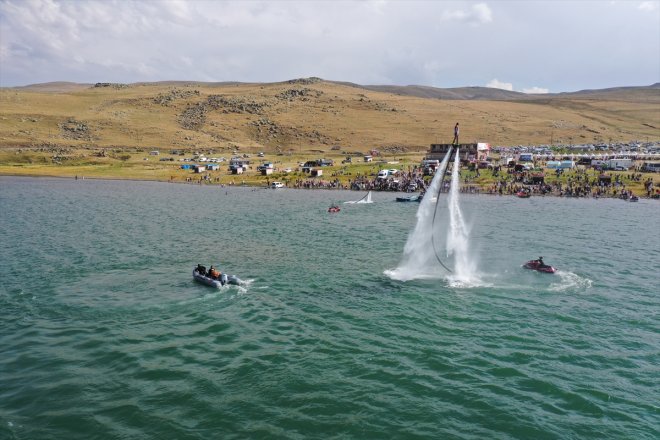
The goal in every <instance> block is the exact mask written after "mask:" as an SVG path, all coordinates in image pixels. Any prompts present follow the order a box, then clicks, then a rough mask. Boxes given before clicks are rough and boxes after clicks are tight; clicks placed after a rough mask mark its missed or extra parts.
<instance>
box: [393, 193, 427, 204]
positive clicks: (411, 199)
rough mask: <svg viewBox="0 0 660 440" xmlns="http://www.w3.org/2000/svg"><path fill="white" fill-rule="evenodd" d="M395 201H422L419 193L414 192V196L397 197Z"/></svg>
mask: <svg viewBox="0 0 660 440" xmlns="http://www.w3.org/2000/svg"><path fill="white" fill-rule="evenodd" d="M396 201H397V202H421V201H422V196H421V195H419V194H415V195H414V196H408V197H397V198H396Z"/></svg>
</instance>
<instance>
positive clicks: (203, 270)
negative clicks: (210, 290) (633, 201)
mask: <svg viewBox="0 0 660 440" xmlns="http://www.w3.org/2000/svg"><path fill="white" fill-rule="evenodd" d="M197 273H198V274H200V275H206V268H205V267H204V266H202V265H201V264H198V265H197Z"/></svg>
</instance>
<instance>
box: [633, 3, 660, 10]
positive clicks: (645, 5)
mask: <svg viewBox="0 0 660 440" xmlns="http://www.w3.org/2000/svg"><path fill="white" fill-rule="evenodd" d="M657 7H658V2H641V3H640V4H639V6H637V8H638V9H641V10H642V11H655V9H656V8H657Z"/></svg>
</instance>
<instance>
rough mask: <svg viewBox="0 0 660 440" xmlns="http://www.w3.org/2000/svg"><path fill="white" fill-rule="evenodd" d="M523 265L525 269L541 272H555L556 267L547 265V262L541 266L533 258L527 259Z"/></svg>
mask: <svg viewBox="0 0 660 440" xmlns="http://www.w3.org/2000/svg"><path fill="white" fill-rule="evenodd" d="M523 267H524V268H525V269H529V270H535V271H537V272H542V273H555V272H557V269H555V268H554V267H552V266H548V265H547V264H546V265H543V266H541V265H540V264H539V263H538V262H537V261H534V260H532V261H528V262H527V263H525V264H523Z"/></svg>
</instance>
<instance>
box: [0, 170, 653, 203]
mask: <svg viewBox="0 0 660 440" xmlns="http://www.w3.org/2000/svg"><path fill="white" fill-rule="evenodd" d="M3 177H10V178H11V177H16V178H26V179H58V180H74V181H77V180H96V181H107V182H152V183H165V184H178V185H190V186H204V187H217V188H224V189H226V188H252V189H266V190H268V189H271V188H270V187H269V186H263V185H249V184H226V183H212V182H204V183H200V182H199V181H194V182H192V181H191V182H184V181H178V180H161V179H136V178H121V177H98V176H80V177H78V178H76V177H70V176H53V175H45V174H10V173H0V178H3ZM279 189H288V190H304V191H351V192H364V191H373V192H377V193H392V194H410V195H414V194H419V191H413V192H406V191H387V190H379V189H351V188H343V187H342V188H329V187H318V188H314V187H311V188H305V187H290V186H285V187H284V188H279ZM440 193H441V194H448V193H449V191H448V190H446V191H445V190H443V191H441V192H440ZM460 194H461V195H469V196H497V197H518V196H517V194H515V193H499V192H489V191H486V190H484V191H476V192H475V191H460ZM532 197H542V198H546V197H547V198H559V199H587V200H598V199H612V200H623V201H628V198H623V197H621V196H620V195H600V196H593V195H588V196H573V195H558V194H551V193H546V194H537V193H533V192H532V193H531V194H530V198H532ZM637 197H638V198H639V199H645V200H658V199H660V197H658V196H656V197H654V196H651V197H648V196H646V195H637ZM518 198H520V197H518Z"/></svg>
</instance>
